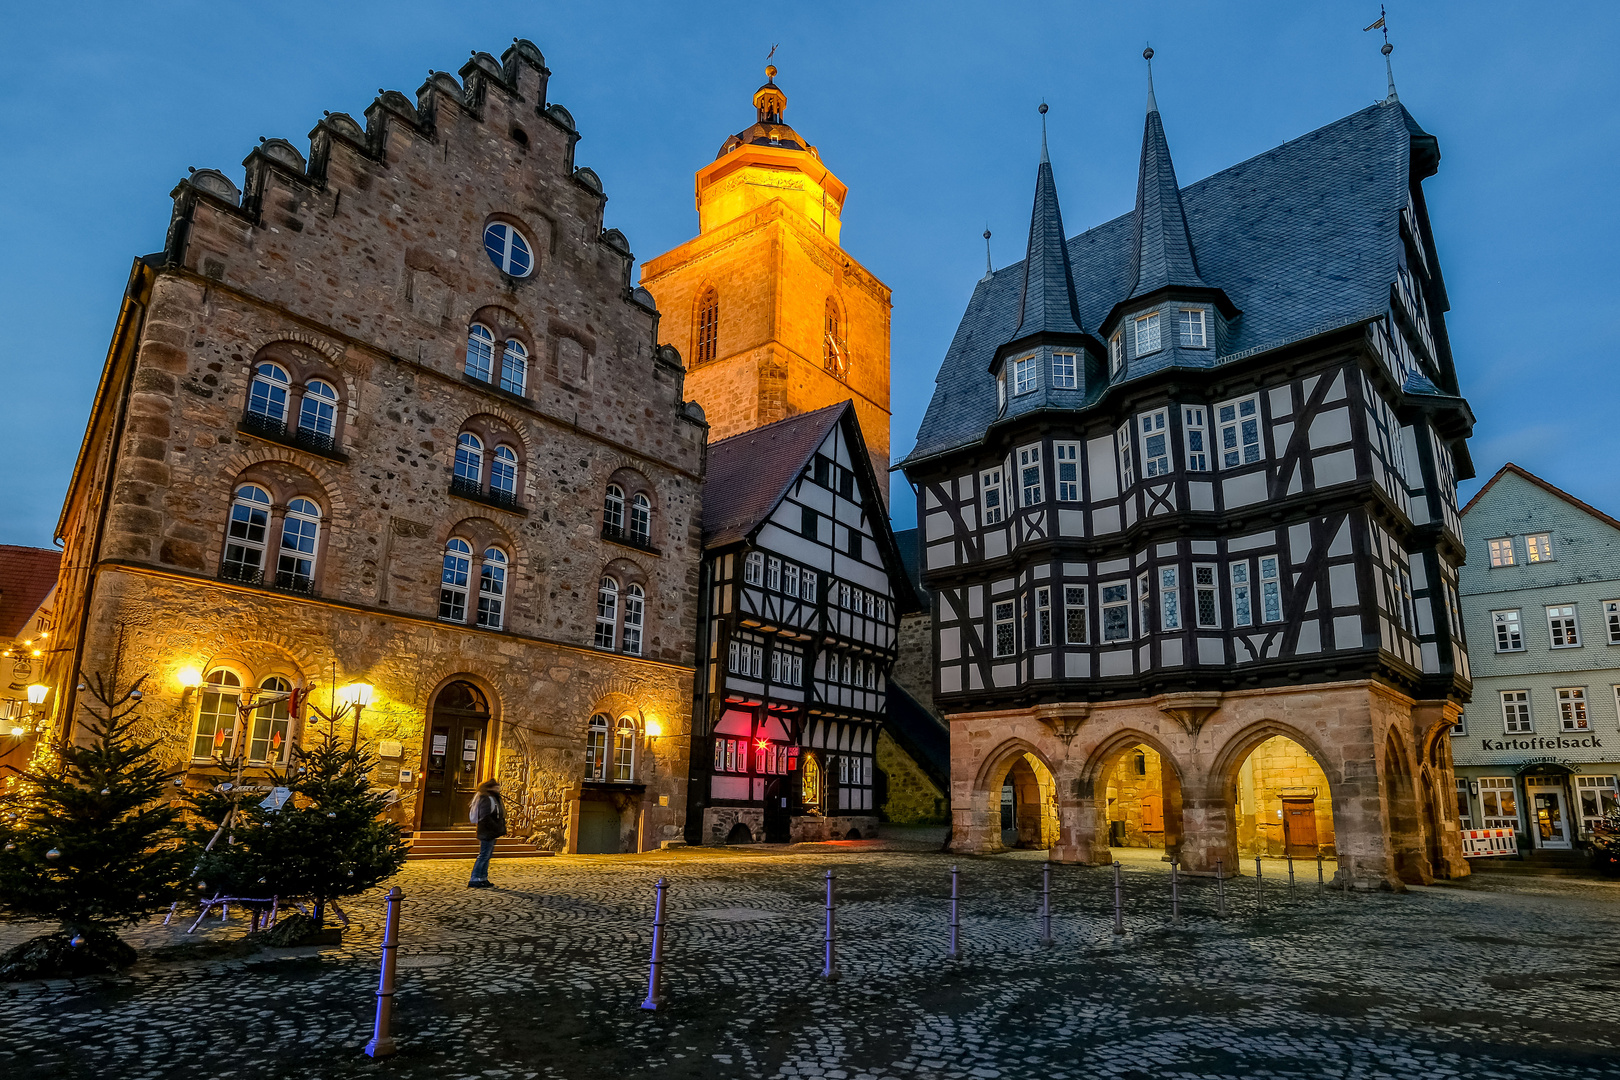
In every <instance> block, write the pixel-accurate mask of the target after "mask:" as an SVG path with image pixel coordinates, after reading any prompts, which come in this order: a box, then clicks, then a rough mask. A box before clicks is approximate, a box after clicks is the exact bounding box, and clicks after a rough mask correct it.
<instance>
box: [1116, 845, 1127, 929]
mask: <svg viewBox="0 0 1620 1080" xmlns="http://www.w3.org/2000/svg"><path fill="white" fill-rule="evenodd" d="M1124 932H1125V882H1124V880H1123V879H1122V878H1121V877H1120V876H1119V860H1118V859H1115V860H1114V933H1116V934H1123V933H1124Z"/></svg>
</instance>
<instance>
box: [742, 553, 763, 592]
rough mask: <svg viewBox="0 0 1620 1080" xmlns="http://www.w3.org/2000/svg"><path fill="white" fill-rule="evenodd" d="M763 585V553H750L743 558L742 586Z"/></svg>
mask: <svg viewBox="0 0 1620 1080" xmlns="http://www.w3.org/2000/svg"><path fill="white" fill-rule="evenodd" d="M764 583H765V553H764V552H762V551H750V552H748V554H746V555H744V556H743V584H744V585H764Z"/></svg>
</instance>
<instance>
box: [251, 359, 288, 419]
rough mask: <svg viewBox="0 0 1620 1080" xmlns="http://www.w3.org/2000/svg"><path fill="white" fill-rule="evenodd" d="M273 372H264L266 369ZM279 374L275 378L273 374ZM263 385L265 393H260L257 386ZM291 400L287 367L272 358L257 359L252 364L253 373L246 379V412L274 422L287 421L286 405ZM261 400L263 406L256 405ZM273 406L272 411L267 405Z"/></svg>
mask: <svg viewBox="0 0 1620 1080" xmlns="http://www.w3.org/2000/svg"><path fill="white" fill-rule="evenodd" d="M267 369H268V371H269V372H273V373H274V374H266V370H267ZM278 375H279V376H280V378H276V377H275V376H278ZM260 387H264V388H265V393H264V394H260V393H259V388H260ZM291 400H292V377H291V376H290V375H289V374H288V373H287V369H286V368H285V367H283V366H282V365H280V364H278V363H276V362H275V361H274V360H258V361H255V362H254V364H253V374H252V375H251V376H250V377H249V379H248V397H247V412H248V414H249V415H250V416H258V417H261V418H263V419H265V420H268V421H270V422H271V423H275V424H282V425H285V424H286V423H287V407H288V405H289V404H290V403H291ZM259 402H262V403H263V405H264V406H265V407H256V403H259ZM272 405H273V406H274V407H275V410H276V411H274V412H272V411H270V409H269V406H272Z"/></svg>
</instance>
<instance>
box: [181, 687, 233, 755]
mask: <svg viewBox="0 0 1620 1080" xmlns="http://www.w3.org/2000/svg"><path fill="white" fill-rule="evenodd" d="M241 703H242V680H241V679H239V678H238V677H237V675H236V672H234V671H227V670H226V669H225V668H215V669H214V670H213V671H210V672H209V673H208V678H207V680H206V681H205V684H204V686H203V692H202V697H201V699H200V700H199V701H198V704H197V736H196V738H195V739H194V740H193V741H192V745H191V756H192V757H193V758H198V759H206V758H210V757H214V756H216V755H219V756H223V757H227V758H228V757H230V756H231V754H232V752H233V750H234V747H233V746H230V745H228V744H229V743H231V742H233V741H234V740H235V737H236V715H237V713H236V710H237V707H238V706H239V705H240V704H241Z"/></svg>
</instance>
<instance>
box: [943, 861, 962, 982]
mask: <svg viewBox="0 0 1620 1080" xmlns="http://www.w3.org/2000/svg"><path fill="white" fill-rule="evenodd" d="M958 877H959V875H958V873H957V870H956V867H954V866H953V867H951V947H950V950H949V951H948V952H947V954H946V955H948V956H950V957H951V958H952V959H953V960H954V959H955V958H956V957H958V956H961V955H962V950H961V948H960V947H959V945H958V942H957V935H958V933H959V931H960V929H961V926H962V923H961V919H960V918H959V915H960V912H959V910H958V908H957V900H958V897H959V896H960V893H959V891H958V889H957V885H958V881H957V878H958Z"/></svg>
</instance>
